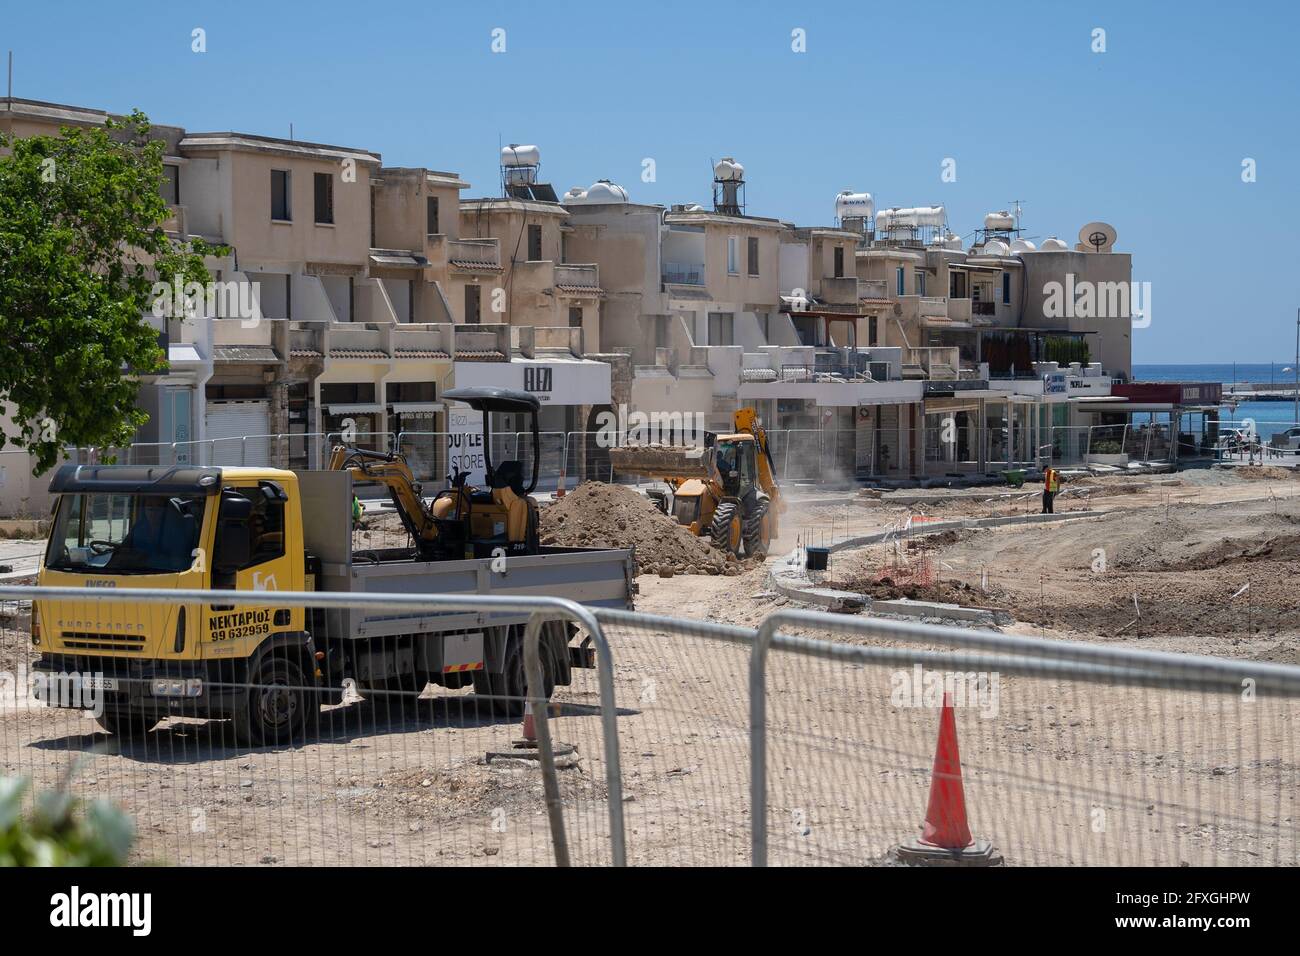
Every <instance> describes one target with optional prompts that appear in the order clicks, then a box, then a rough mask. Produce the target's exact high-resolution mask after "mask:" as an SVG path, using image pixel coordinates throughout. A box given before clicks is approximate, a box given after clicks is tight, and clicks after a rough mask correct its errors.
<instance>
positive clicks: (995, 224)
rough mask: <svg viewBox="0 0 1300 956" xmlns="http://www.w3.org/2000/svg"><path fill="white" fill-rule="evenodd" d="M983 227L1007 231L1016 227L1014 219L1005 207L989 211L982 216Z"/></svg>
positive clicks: (995, 230)
mask: <svg viewBox="0 0 1300 956" xmlns="http://www.w3.org/2000/svg"><path fill="white" fill-rule="evenodd" d="M984 228H985V229H988V230H990V231H992V232H1008V231H1010V230H1012V229H1014V228H1016V219H1015V217H1014V216H1012V215H1011V213H1009V212H1007V211H1006V210H1005V209H1002V210H999V211H998V212H991V213H989V214H988V215H987V216H985V217H984Z"/></svg>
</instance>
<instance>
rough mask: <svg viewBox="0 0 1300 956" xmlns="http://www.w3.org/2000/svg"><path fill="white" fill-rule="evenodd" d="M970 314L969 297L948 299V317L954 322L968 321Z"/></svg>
mask: <svg viewBox="0 0 1300 956" xmlns="http://www.w3.org/2000/svg"><path fill="white" fill-rule="evenodd" d="M970 316H971V301H970V299H949V300H948V318H950V319H952V321H954V322H969V321H970Z"/></svg>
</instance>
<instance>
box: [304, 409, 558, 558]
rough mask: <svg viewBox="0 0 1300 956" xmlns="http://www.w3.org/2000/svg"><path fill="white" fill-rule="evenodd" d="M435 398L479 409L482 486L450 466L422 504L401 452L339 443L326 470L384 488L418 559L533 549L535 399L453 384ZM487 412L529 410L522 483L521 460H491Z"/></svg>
mask: <svg viewBox="0 0 1300 956" xmlns="http://www.w3.org/2000/svg"><path fill="white" fill-rule="evenodd" d="M443 397H444V398H447V399H450V400H453V401H459V402H464V403H465V404H466V405H468V406H469V407H470V408H472V409H474V410H475V411H478V412H482V413H483V453H484V463H485V466H486V467H485V469H484V470H485V474H486V477H487V486H488V487H487V488H486V489H478V488H474V487H473V486H471V485H469V484H467V481H466V480H467V478H468V477H469V476H468V474H467V473H465V472H462V471H459V470H457V471H456V472H455V473H454V474H452V475H448V476H447V481H448V487H447V488H446V489H444V490H443V491H440V492H439V493H438V495H437V496H436V497H435V498H434V500H433V501H432V503H431V504H429V505H428V506H426V505H425V503H424V498H423V497H422V495H421V488H420V483H419V482H418V481H416V480H415V476H414V474H412V472H411V468H410V465H408V464H407V461H406V457H405V456H404V455H401V454H399V453H396V452H382V451H371V450H369V449H365V448H350V447H347V446H345V445H336V446H335V447H334V450H333V453H332V454H331V455H330V461H329V465H328V466H327V467H328V470H330V471H348V472H350V473H351V474H352V480H353V482H354V483H356V484H362V483H375V484H381V485H383V486H384V487H386V488H387V489H388V495H389V497H390V498H391V499H392V502H393V506H394V507H395V508H396V509H397V515H398V517H399V518H400V519H401V522H402V526H403V527H404V528H405V529H406V532H407V534H409V535H410V536H411V540H412V541H413V542H415V547H416V549H417V551H418V552H419V554H420V557H421V558H423V559H425V560H431V561H432V560H440V559H441V560H446V559H460V558H485V557H492V556H493V553H494V552H495V551H496V550H497V549H502V550H503V551H504V552H505V554H507V555H517V554H537V551H538V534H537V502H536V500H534V499H533V497H532V491H533V489H534V488H535V487H537V468H538V461H539V458H540V454H541V440H540V437H539V433H538V428H537V414H538V411H539V409H540V407H541V406H540V403H539V402H538V401H537V398H536V397H535V396H533V395H529V394H528V393H526V392H515V391H511V390H509V389H504V388H492V387H486V386H479V387H474V388H454V389H451V390H450V391H447V392H445V393H444V395H443ZM493 412H504V413H513V414H523V413H531V419H532V433H533V462H532V480H531V481H530V482H529V483H528V484H527V485H525V484H524V476H523V465H522V463H521V462H518V461H513V460H511V461H503V462H500V463H499V464H496V465H494V464H493V463H492V450H491V449H492V424H491V423H492V413H493Z"/></svg>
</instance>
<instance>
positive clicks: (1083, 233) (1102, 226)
mask: <svg viewBox="0 0 1300 956" xmlns="http://www.w3.org/2000/svg"><path fill="white" fill-rule="evenodd" d="M1116 235H1117V234H1116V232H1115V227H1114V226H1112V225H1111V224H1110V223H1108V222H1090V223H1088V224H1087V225H1086V226H1084V227H1083V228H1082V229H1080V230H1079V245H1080V246H1082V247H1083V248H1084V249H1086V250H1087V251H1089V252H1110V251H1111V248H1112V247H1113V246H1114V245H1115V239H1116Z"/></svg>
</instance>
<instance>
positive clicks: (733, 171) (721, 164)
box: [713, 156, 745, 183]
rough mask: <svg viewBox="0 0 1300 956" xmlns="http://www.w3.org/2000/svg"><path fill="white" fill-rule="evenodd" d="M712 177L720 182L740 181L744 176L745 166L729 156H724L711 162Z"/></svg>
mask: <svg viewBox="0 0 1300 956" xmlns="http://www.w3.org/2000/svg"><path fill="white" fill-rule="evenodd" d="M713 178H714V179H715V180H718V181H721V182H737V183H738V182H740V181H741V180H743V179H744V178H745V167H744V166H742V165H740V163H738V162H736V161H735V160H734V159H732V158H731V157H730V156H724V157H722V159H720V160H718V161H717V162H716V163H714V164H713Z"/></svg>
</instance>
